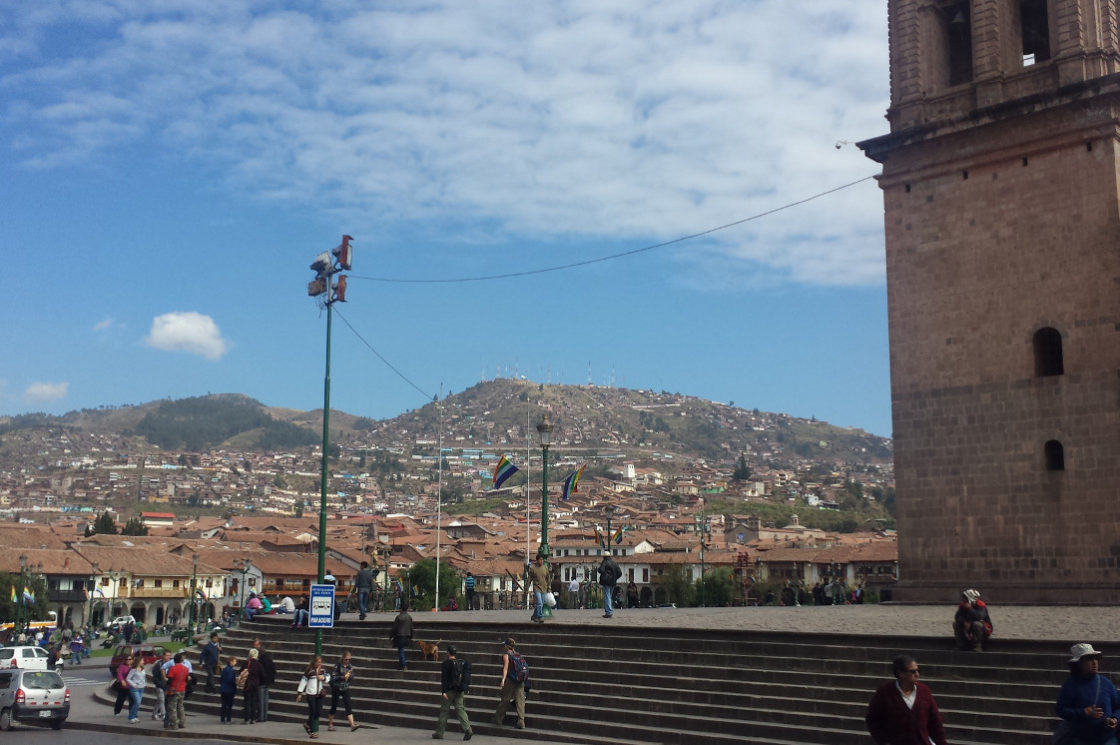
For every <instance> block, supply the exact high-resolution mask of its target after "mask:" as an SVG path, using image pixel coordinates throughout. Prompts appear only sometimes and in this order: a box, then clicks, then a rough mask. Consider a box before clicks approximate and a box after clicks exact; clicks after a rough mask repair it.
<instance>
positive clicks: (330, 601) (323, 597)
mask: <svg viewBox="0 0 1120 745" xmlns="http://www.w3.org/2000/svg"><path fill="white" fill-rule="evenodd" d="M309 611H310V613H311V617H310V618H309V619H308V620H307V626H308V627H309V628H320V629H330V628H334V585H311V605H310V607H309Z"/></svg>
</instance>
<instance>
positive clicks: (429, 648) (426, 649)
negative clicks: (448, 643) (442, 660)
mask: <svg viewBox="0 0 1120 745" xmlns="http://www.w3.org/2000/svg"><path fill="white" fill-rule="evenodd" d="M442 641H443V639H440V640H439V642H422V641H420V640H417V641H416V646H418V647H420V654H422V655H423V656H424V659H425V660H429V659H430V660H435V661H436V662H439V643H440V642H442Z"/></svg>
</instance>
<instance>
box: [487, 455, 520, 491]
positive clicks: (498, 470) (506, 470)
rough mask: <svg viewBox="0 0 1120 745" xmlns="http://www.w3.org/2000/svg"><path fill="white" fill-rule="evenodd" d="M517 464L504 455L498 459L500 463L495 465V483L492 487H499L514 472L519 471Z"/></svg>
mask: <svg viewBox="0 0 1120 745" xmlns="http://www.w3.org/2000/svg"><path fill="white" fill-rule="evenodd" d="M517 471H518V468H517V466H515V465H513V464H512V463H510V462H509V458H507V457H506V456H504V455H503V456H502V457H501V458H499V459H498V465H496V466H494V485H493V486H491V487H490V488H491V489H499V488H501V486H502V484H504V483H505V481H506V479H508V478H509V477H510V476H512V475H513V474H515V473H517Z"/></svg>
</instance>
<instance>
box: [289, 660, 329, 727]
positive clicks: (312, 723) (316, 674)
mask: <svg viewBox="0 0 1120 745" xmlns="http://www.w3.org/2000/svg"><path fill="white" fill-rule="evenodd" d="M329 681H330V676H329V675H328V674H327V673H325V672H323V658H322V657H319V656H318V655H316V656H315V657H314V658H313V659H312V660H311V663H310V664H309V665H308V666H307V669H306V670H304V671H303V677H301V678H300V679H299V688H297V689H296V701H297V702H298V701H299V700H300V699H301V698H306V699H307V721H306V722H304V723H303V729H304V731H305V732H307V734H308V735H310V736H311V738H312V739H313V740H314V739H318V738H319V715H320V714H321V713H322V710H323V696H325V695H326V693H327V688H326V686H327V683H328V682H329Z"/></svg>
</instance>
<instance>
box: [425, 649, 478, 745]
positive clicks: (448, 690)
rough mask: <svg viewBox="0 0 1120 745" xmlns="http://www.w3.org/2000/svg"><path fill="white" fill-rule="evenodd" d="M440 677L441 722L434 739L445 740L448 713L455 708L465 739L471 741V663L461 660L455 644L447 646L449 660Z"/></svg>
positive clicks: (444, 662)
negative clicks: (468, 694)
mask: <svg viewBox="0 0 1120 745" xmlns="http://www.w3.org/2000/svg"><path fill="white" fill-rule="evenodd" d="M439 677H440V690H441V691H443V699H442V701H441V703H440V707H439V722H438V723H437V724H436V731H435V733H433V734H432V739H433V740H442V739H443V733H444V731H445V730H446V729H447V713H448V712H449V711H450V710H451V707H452V706H454V707H455V716H456V717H458V718H459V726H460V727H462V728H463V739H464V740H469V739H471V737H472V736H473V735H474V732H473V731H472V730H471V720H470V719H468V718H467V708H466V700H467V691H468V690H470V687H471V661H470V660H461V659H459V655H458V650H457V649H455V645H454V644H448V645H447V659H446V660H444V661H443V665H442V666H441V667H440V670H439Z"/></svg>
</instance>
